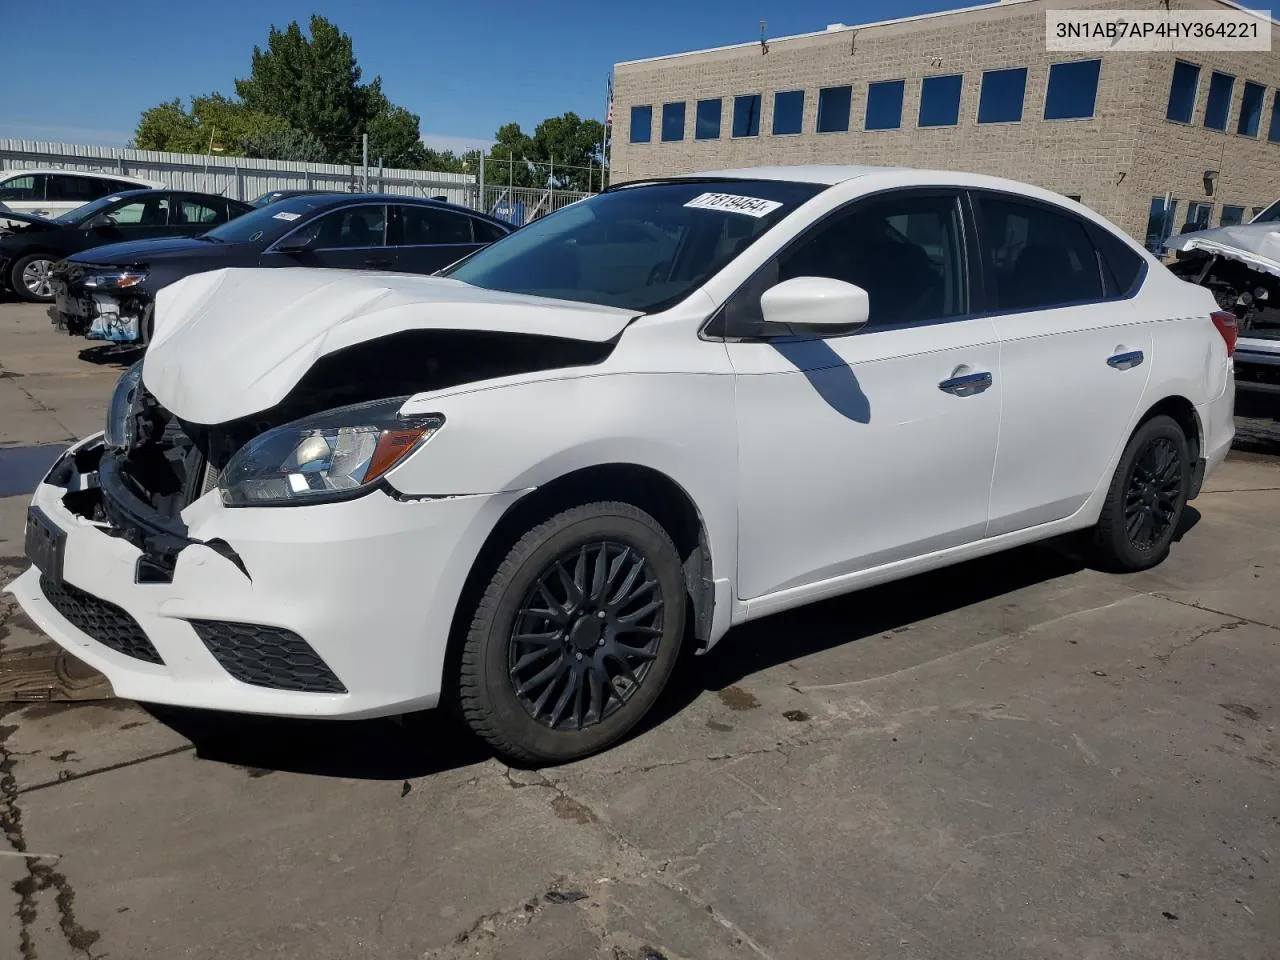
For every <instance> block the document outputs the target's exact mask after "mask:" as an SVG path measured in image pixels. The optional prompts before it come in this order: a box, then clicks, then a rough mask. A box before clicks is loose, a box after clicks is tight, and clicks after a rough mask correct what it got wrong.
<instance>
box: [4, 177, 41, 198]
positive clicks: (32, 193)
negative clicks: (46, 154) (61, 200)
mask: <svg viewBox="0 0 1280 960" xmlns="http://www.w3.org/2000/svg"><path fill="white" fill-rule="evenodd" d="M44 182H45V177H44V175H43V174H30V173H29V174H25V175H24V176H21V177H10V178H9V179H8V180H6V181H4V182H3V183H0V200H43V199H44Z"/></svg>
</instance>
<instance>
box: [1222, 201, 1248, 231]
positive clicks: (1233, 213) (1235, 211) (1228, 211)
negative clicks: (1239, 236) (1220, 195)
mask: <svg viewBox="0 0 1280 960" xmlns="http://www.w3.org/2000/svg"><path fill="white" fill-rule="evenodd" d="M1238 223H1244V207H1229V206H1227V205H1226V204H1223V205H1222V217H1221V218H1220V219H1219V220H1218V226H1220V227H1234V226H1235V225H1236V224H1238Z"/></svg>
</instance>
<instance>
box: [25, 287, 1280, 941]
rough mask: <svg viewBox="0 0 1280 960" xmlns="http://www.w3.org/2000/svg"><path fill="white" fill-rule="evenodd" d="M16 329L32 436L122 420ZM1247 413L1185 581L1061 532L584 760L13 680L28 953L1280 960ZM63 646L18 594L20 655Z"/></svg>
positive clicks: (758, 655)
mask: <svg viewBox="0 0 1280 960" xmlns="http://www.w3.org/2000/svg"><path fill="white" fill-rule="evenodd" d="M0 344H3V347H2V348H0V451H3V450H4V449H5V446H4V445H9V446H32V445H39V444H54V443H59V442H63V441H65V440H66V439H67V438H68V437H70V436H74V435H76V434H81V433H86V432H89V431H91V430H94V429H97V427H98V424H99V423H100V421H101V419H102V415H103V408H104V406H105V403H106V399H107V395H108V391H109V388H110V385H111V383H112V381H113V380H114V378H115V376H117V375H118V372H119V368H118V367H112V366H111V365H101V366H100V365H96V364H94V363H90V362H86V361H84V360H81V359H80V358H79V357H78V356H77V354H78V352H79V351H80V350H82V349H84V347H85V344H84V342H83V341H74V340H71V339H68V338H66V337H59V336H55V335H54V334H53V332H52V331H51V330H49V328H48V326H47V323H46V321H45V320H44V318H43V315H42V312H41V311H39V310H37V309H36V308H29V307H21V306H17V305H0ZM91 356H94V357H95V358H98V359H100V357H97V356H96V355H91ZM1247 426H1248V428H1249V429H1248V437H1249V445H1248V447H1247V449H1246V450H1245V451H1244V452H1243V453H1242V454H1241V456H1240V458H1238V459H1234V460H1233V461H1231V462H1229V463H1228V464H1227V465H1226V467H1224V469H1223V470H1222V471H1221V472H1219V473H1218V474H1216V475H1215V476H1214V477H1213V478H1212V479H1211V482H1210V484H1209V486H1208V489H1207V491H1206V493H1205V494H1204V496H1203V497H1202V498H1201V499H1200V500H1198V501H1197V502H1196V505H1195V506H1196V522H1195V523H1194V525H1192V526H1191V528H1190V529H1189V530H1188V531H1187V532H1186V534H1185V535H1184V537H1183V539H1182V541H1181V542H1180V543H1179V544H1177V545H1176V546H1175V549H1174V552H1173V555H1172V557H1171V558H1170V560H1169V561H1168V562H1167V563H1166V564H1165V565H1164V566H1162V567H1160V568H1159V569H1157V570H1155V571H1151V572H1149V573H1146V574H1142V575H1138V576H1131V577H1111V576H1105V575H1102V574H1099V573H1095V572H1093V571H1090V570H1088V569H1085V568H1083V567H1082V565H1081V564H1080V563H1079V562H1078V561H1077V560H1076V559H1075V558H1074V557H1073V556H1072V555H1071V553H1070V551H1069V550H1067V549H1066V548H1064V547H1062V546H1060V545H1053V546H1045V547H1037V548H1032V549H1025V550H1020V551H1016V552H1015V553H1011V554H1008V555H1005V556H1001V557H994V558H989V559H986V560H982V561H978V562H975V563H970V564H966V565H964V566H961V567H957V568H954V569H952V570H948V571H942V572H940V573H937V574H932V575H928V576H924V577H918V578H914V579H912V580H909V581H904V582H902V583H898V584H894V585H890V586H887V587H882V588H877V589H875V590H870V591H866V592H864V593H861V594H855V595H851V596H849V597H845V598H842V599H839V600H836V601H832V602H829V603H824V604H821V605H818V606H815V607H812V608H809V609H805V610H801V611H796V612H794V613H790V614H787V615H784V616H779V617H775V618H772V619H770V620H767V621H763V622H759V623H755V624H752V625H750V626H748V627H745V628H743V629H741V630H737V631H734V632H733V633H731V634H730V635H729V636H728V637H727V638H726V639H725V640H724V642H723V643H722V644H721V646H720V647H719V648H718V649H717V650H716V651H714V652H713V653H712V654H711V655H710V656H708V657H706V658H702V659H698V660H693V661H691V662H690V663H689V664H688V665H687V666H686V668H685V669H684V670H683V672H682V673H681V674H680V675H679V676H678V678H677V682H676V683H675V687H674V689H673V690H672V691H671V693H670V696H668V697H667V698H666V700H665V702H664V703H663V704H662V708H661V710H660V711H659V716H657V717H656V718H655V720H654V722H653V723H652V724H650V725H649V726H648V727H647V728H646V729H645V730H644V731H642V732H641V733H640V734H639V735H638V736H636V737H634V738H632V739H631V740H629V741H627V742H626V743H624V744H622V745H620V746H619V747H617V748H616V749H614V750H611V751H610V752H608V753H606V754H603V755H601V756H598V757H595V758H592V759H590V760H587V761H584V762H581V763H576V764H571V765H568V766H565V767H560V768H556V769H544V770H540V771H528V770H514V769H509V768H507V767H505V766H504V765H502V764H500V763H498V762H497V761H495V760H494V759H492V758H491V757H489V756H488V755H486V753H485V752H484V751H483V750H482V749H481V748H480V747H479V746H477V744H476V743H475V742H474V741H472V740H470V739H469V738H468V737H466V736H465V735H464V734H463V733H462V732H460V731H459V730H458V729H457V728H456V727H455V726H453V725H452V723H451V722H449V721H448V720H447V719H446V718H444V717H440V716H435V715H430V714H428V715H419V716H413V717H408V718H404V719H403V720H402V721H392V720H385V721H376V722H367V723H347V724H324V723H300V722H281V721H270V720H261V719H252V718H231V717H219V716H211V715H200V714H192V713H189V712H183V711H159V710H155V711H148V710H145V709H143V708H141V707H139V706H137V705H134V704H130V703H126V702H120V701H115V700H89V701H86V702H80V703H71V704H62V703H40V704H26V705H23V704H14V703H10V704H0V711H3V716H0V747H2V753H0V824H2V825H3V829H4V835H5V839H4V842H3V843H0V893H2V894H3V896H0V902H2V903H3V906H0V956H3V957H10V956H12V957H22V958H25V960H31V958H38V960H53V958H76V957H79V958H84V957H115V958H129V960H134V958H148V957H157V958H166V960H169V958H175V957H184V958H206V957H207V958H221V957H228V956H250V957H267V956H271V957H300V958H316V960H322V958H339V957H343V958H345V957H355V956H360V957H366V956H376V957H386V958H426V957H429V958H450V960H453V958H457V960H461V958H473V957H483V958H513V960H514V958H520V960H538V958H557V960H565V958H567V960H577V958H601V960H622V958H627V960H658V958H668V960H677V958H689V960H692V958H709V960H718V958H731V957H748V958H750V957H756V958H774V960H782V958H805V960H807V958H813V957H828V956H830V957H837V956H838V957H857V958H881V957H884V958H890V957H892V958H902V960H911V958H954V957H1010V958H1014V957H1017V958H1046V957H1063V958H1071V960H1081V958H1111V957H1115V956H1131V957H1153V958H1154V957H1197V958H1199V957H1228V956H1229V957H1232V958H1259V960H1261V958H1268V957H1272V958H1273V957H1276V956H1277V955H1280V874H1278V870H1280V799H1277V797H1278V791H1277V787H1278V786H1280V749H1278V747H1280V738H1278V737H1277V733H1276V725H1277V724H1278V723H1280V668H1278V662H1280V596H1278V594H1277V590H1276V587H1277V584H1278V583H1280V580H1278V579H1277V571H1278V570H1280V536H1278V534H1280V460H1277V459H1276V458H1275V456H1274V455H1275V454H1280V442H1277V440H1280V433H1278V432H1277V431H1275V430H1274V424H1272V423H1271V422H1270V421H1268V420H1266V419H1265V418H1257V419H1255V420H1252V421H1250V422H1249V423H1248V424H1247ZM24 509H25V500H24V498H22V497H20V496H18V497H8V498H0V565H2V568H0V582H3V581H4V580H7V579H8V578H9V577H11V576H12V575H13V574H15V573H16V572H17V571H18V569H19V568H20V566H21V565H22V562H21V560H20V559H18V555H19V554H20V553H21V551H22V546H21V535H22V517H23V511H24ZM42 643H43V641H42V639H41V638H40V637H39V635H38V634H37V633H35V632H34V631H33V630H32V628H31V625H30V623H29V622H28V621H26V619H25V618H24V617H23V616H22V615H21V614H20V613H19V612H17V611H16V610H15V609H14V608H13V607H12V605H11V604H8V603H3V604H0V676H3V671H4V665H5V663H6V662H7V663H10V664H13V663H16V662H17V660H16V659H15V658H18V657H20V655H21V656H29V657H30V658H31V660H32V661H33V662H34V661H35V660H39V659H40V658H39V657H38V656H36V655H37V654H39V653H41V649H42V646H41V645H42ZM24 662H25V661H24ZM42 662H43V661H42ZM24 855H25V856H24Z"/></svg>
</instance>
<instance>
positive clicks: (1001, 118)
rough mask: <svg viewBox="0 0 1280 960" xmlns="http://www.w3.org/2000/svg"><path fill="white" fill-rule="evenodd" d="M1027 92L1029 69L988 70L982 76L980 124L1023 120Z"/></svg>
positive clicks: (979, 107)
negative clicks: (1023, 105) (1023, 107)
mask: <svg viewBox="0 0 1280 960" xmlns="http://www.w3.org/2000/svg"><path fill="white" fill-rule="evenodd" d="M1026 92H1027V68H1026V67H1015V68H1013V69H1012V70H988V71H987V72H986V73H984V74H983V75H982V93H981V95H980V96H979V98H978V122H979V123H1016V122H1018V121H1019V120H1021V119H1022V99H1023V97H1024V96H1025V94H1026Z"/></svg>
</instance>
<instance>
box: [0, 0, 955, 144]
mask: <svg viewBox="0 0 1280 960" xmlns="http://www.w3.org/2000/svg"><path fill="white" fill-rule="evenodd" d="M968 2H974V0H968ZM963 5H965V3H963V2H957V0H950V2H948V0H861V2H858V0H846V2H836V0H745V2H744V0H643V2H637V3H634V4H632V3H589V2H578V3H563V2H556V0H550V2H544V3H531V2H528V0H520V2H515V0H487V2H481V3H458V2H452V3H442V2H430V0H366V2H364V3H354V2H316V0H313V2H297V0H256V2H251V0H222V2H220V3H208V2H197V0H124V2H121V3H118V4H110V5H109V9H110V13H109V14H108V13H107V12H106V11H107V9H108V8H106V7H104V6H103V5H102V3H101V0H95V2H91V0H61V2H59V3H58V4H57V6H56V17H55V18H53V19H54V20H56V23H60V24H65V25H68V26H69V25H72V24H81V25H82V28H81V29H74V30H73V29H65V30H64V29H59V28H57V27H56V26H51V28H50V29H49V31H48V32H47V33H45V31H44V30H43V29H42V30H41V31H40V33H41V34H42V35H43V39H39V38H38V37H36V36H34V35H33V36H31V37H26V38H25V40H24V39H23V38H21V37H17V36H15V37H12V38H10V39H11V40H19V41H21V42H16V43H6V44H5V45H4V51H5V52H4V57H3V61H4V71H3V79H2V80H0V137H24V138H29V139H39V140H62V141H67V142H73V143H98V144H116V145H118V144H123V143H124V142H125V141H126V140H128V139H129V137H130V136H131V135H132V133H133V129H134V126H135V124H136V123H137V119H138V114H139V113H140V112H141V111H142V110H144V109H145V108H147V107H149V106H152V105H153V104H155V103H158V102H160V101H162V100H168V99H172V98H173V97H182V98H184V100H185V98H187V97H189V96H190V95H192V94H198V93H207V92H210V91H214V90H218V91H221V92H224V93H227V94H231V93H234V85H233V80H234V79H235V78H236V77H238V76H245V75H247V74H248V72H249V61H250V55H251V53H252V50H253V45H254V44H255V43H257V44H265V42H266V36H267V30H268V28H269V27H270V26H271V25H272V24H273V23H274V24H276V25H278V26H284V25H285V24H287V23H288V22H289V21H290V20H298V21H300V22H301V23H303V24H304V25H305V24H306V22H307V20H308V19H309V17H310V15H311V14H312V12H315V13H320V14H322V15H323V16H326V17H328V18H329V19H330V20H333V21H334V22H335V23H337V24H338V26H339V27H340V28H341V29H342V30H344V31H346V32H347V33H349V34H350V35H351V37H352V39H353V41H354V43H355V52H356V58H357V59H358V60H359V62H360V65H361V67H362V68H363V69H364V72H365V77H366V78H370V77H372V76H374V75H375V74H381V75H382V79H383V89H384V90H385V91H386V93H387V95H388V96H389V97H390V98H391V99H392V101H394V102H395V103H398V104H401V105H402V106H405V107H407V108H409V109H410V110H412V111H413V112H415V113H417V114H418V115H419V116H420V117H421V118H422V133H423V135H424V137H425V139H427V141H428V142H429V143H432V144H433V145H437V146H443V147H454V148H458V147H465V146H468V145H471V144H473V143H475V142H476V141H481V140H488V139H489V138H491V137H492V136H493V131H494V130H496V129H497V127H498V126H499V125H500V124H502V123H505V122H507V121H510V120H516V121H518V122H519V123H520V124H521V125H522V126H524V128H525V129H526V130H527V131H529V132H532V130H533V127H534V126H535V125H536V124H537V122H538V121H539V120H541V119H543V118H544V117H547V116H551V115H556V114H560V113H563V112H565V111H566V110H573V111H575V112H576V113H578V114H579V115H580V116H591V117H596V118H602V116H603V113H604V100H605V83H606V81H607V78H608V76H609V72H610V69H611V68H612V66H613V64H614V63H616V62H618V61H620V60H633V59H637V58H640V57H651V56H658V55H660V54H664V53H676V52H678V51H681V50H693V49H698V48H701V47H709V46H718V45H721V44H726V43H740V42H742V41H747V40H754V39H756V37H757V36H758V35H759V21H760V20H762V19H763V20H767V21H768V24H769V26H768V33H769V34H770V35H771V36H784V35H787V34H793V33H805V32H808V31H811V30H821V29H822V28H823V27H825V26H826V25H827V24H828V23H837V22H839V23H864V22H867V21H870V20H880V19H885V18H889V17H899V16H908V15H911V14H916V13H925V12H929V11H934V10H941V9H947V8H950V7H956V6H963ZM41 6H42V5H41V4H37V9H38V8H40V7H41ZM53 12H54V8H53V7H52V6H51V7H49V8H48V10H47V11H46V13H47V14H49V15H52V14H53ZM90 24H93V25H94V26H93V27H92V29H90V28H89V26H88V25H90ZM12 25H13V22H12V20H10V26H12ZM18 29H19V32H22V28H20V27H19V28H18Z"/></svg>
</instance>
